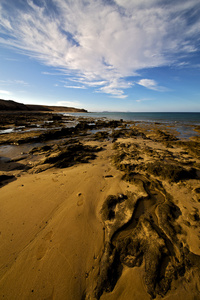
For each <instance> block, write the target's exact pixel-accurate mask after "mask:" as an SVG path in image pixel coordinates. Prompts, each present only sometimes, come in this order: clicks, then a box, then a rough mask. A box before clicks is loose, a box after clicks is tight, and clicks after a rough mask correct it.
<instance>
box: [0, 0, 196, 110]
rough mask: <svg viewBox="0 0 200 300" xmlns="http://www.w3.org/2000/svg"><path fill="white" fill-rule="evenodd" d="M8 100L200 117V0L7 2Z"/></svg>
mask: <svg viewBox="0 0 200 300" xmlns="http://www.w3.org/2000/svg"><path fill="white" fill-rule="evenodd" d="M0 99H5V100H8V99H12V100H15V101H18V102H20V103H25V104H43V105H62V106H72V107H77V108H85V109H87V110H88V111H124V112H128V111H130V112H162V111H163V112H173V111H174V112H200V1H199V0H0Z"/></svg>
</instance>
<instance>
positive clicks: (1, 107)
mask: <svg viewBox="0 0 200 300" xmlns="http://www.w3.org/2000/svg"><path fill="white" fill-rule="evenodd" d="M0 111H46V112H48V111H49V112H53V111H55V112H84V113H86V112H87V110H85V109H80V108H74V107H66V106H47V105H34V104H26V105H25V104H22V103H18V102H15V101H13V100H3V99H0Z"/></svg>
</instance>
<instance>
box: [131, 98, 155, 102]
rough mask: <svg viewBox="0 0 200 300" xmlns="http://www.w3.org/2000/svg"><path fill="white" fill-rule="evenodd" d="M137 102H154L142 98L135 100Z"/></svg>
mask: <svg viewBox="0 0 200 300" xmlns="http://www.w3.org/2000/svg"><path fill="white" fill-rule="evenodd" d="M135 101H136V102H144V101H152V99H148V98H142V99H137V100H135Z"/></svg>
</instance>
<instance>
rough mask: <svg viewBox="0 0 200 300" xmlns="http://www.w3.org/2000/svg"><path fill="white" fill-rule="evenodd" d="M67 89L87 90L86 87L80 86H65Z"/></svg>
mask: <svg viewBox="0 0 200 300" xmlns="http://www.w3.org/2000/svg"><path fill="white" fill-rule="evenodd" d="M64 87H65V88H68V89H83V90H85V89H86V87H85V86H83V85H82V86H80V85H64Z"/></svg>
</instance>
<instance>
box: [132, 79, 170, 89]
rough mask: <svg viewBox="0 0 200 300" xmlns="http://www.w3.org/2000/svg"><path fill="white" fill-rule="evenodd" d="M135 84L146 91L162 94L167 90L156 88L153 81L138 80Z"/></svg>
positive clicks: (160, 87)
mask: <svg viewBox="0 0 200 300" xmlns="http://www.w3.org/2000/svg"><path fill="white" fill-rule="evenodd" d="M137 84H139V85H142V86H144V87H145V88H147V89H150V90H154V91H159V92H164V91H167V89H166V88H165V87H163V86H158V83H157V82H156V81H155V80H153V79H140V80H139V81H138V82H137Z"/></svg>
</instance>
